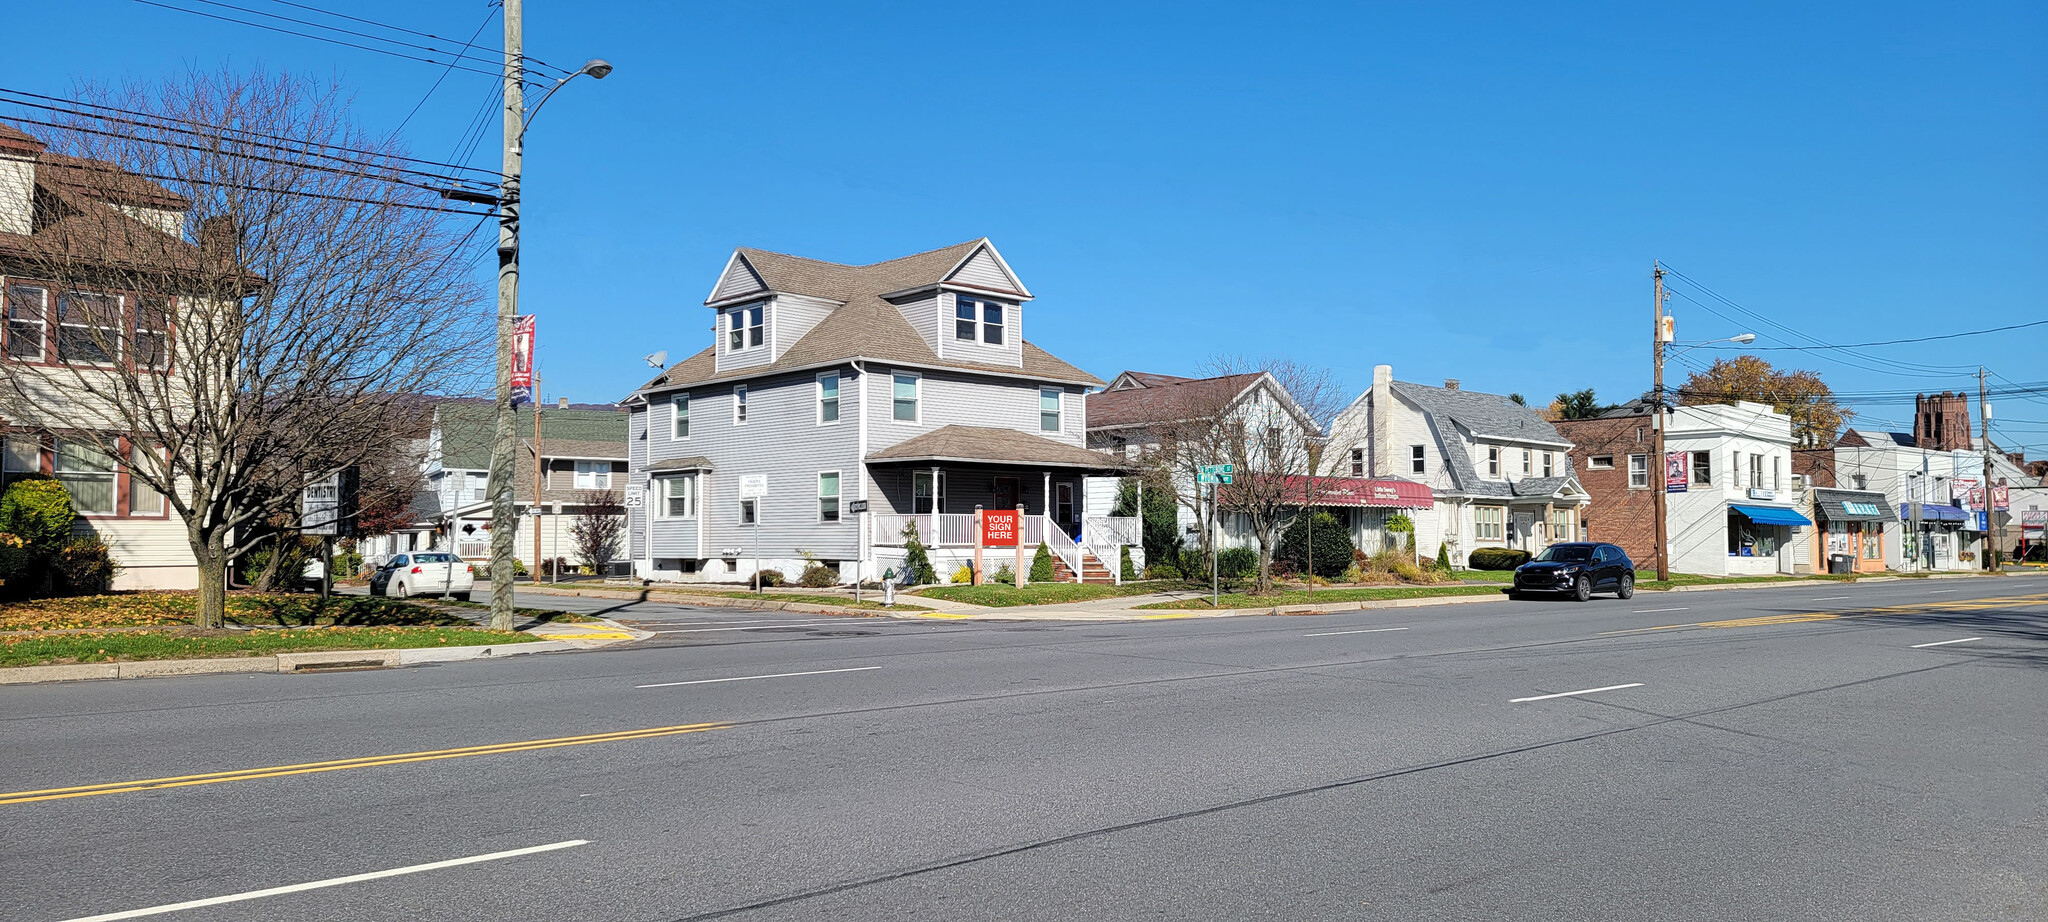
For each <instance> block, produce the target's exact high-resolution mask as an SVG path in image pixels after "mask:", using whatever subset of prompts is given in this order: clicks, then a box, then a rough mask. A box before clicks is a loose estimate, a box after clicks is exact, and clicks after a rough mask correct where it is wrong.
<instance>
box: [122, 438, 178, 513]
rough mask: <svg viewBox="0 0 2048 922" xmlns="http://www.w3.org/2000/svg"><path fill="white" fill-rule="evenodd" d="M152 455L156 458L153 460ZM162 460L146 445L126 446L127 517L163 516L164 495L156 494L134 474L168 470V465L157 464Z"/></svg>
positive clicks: (153, 489)
mask: <svg viewBox="0 0 2048 922" xmlns="http://www.w3.org/2000/svg"><path fill="white" fill-rule="evenodd" d="M153 454H154V455H156V457H155V458H152V457H151V455H153ZM162 458H163V455H161V454H158V453H156V452H154V451H152V450H151V449H150V448H149V446H147V445H143V444H140V443H130V444H129V446H128V514H129V515H163V514H164V495H163V494H162V493H159V492H157V491H156V488H154V487H151V486H150V485H149V484H146V483H143V482H142V480H141V479H140V478H138V477H136V476H135V473H136V472H137V471H148V472H151V473H155V472H157V471H160V470H168V469H169V467H168V465H164V464H161V463H159V462H160V461H161V459H162Z"/></svg>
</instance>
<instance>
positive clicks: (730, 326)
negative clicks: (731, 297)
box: [721, 301, 768, 355]
mask: <svg viewBox="0 0 2048 922" xmlns="http://www.w3.org/2000/svg"><path fill="white" fill-rule="evenodd" d="M756 310H758V311H760V312H761V323H760V325H759V326H758V327H757V326H755V325H754V324H750V323H747V314H748V313H749V312H751V311H756ZM724 313H725V317H726V322H725V329H724V330H722V331H721V332H722V333H723V334H724V335H725V351H726V354H728V355H736V354H738V353H741V352H752V351H753V350H755V349H766V348H768V302H766V301H762V302H761V303H759V304H743V305H741V306H739V307H732V308H727V309H726V310H725V311H724ZM735 329H737V330H738V331H739V333H740V344H739V345H738V346H737V347H735V346H734V345H733V344H732V334H733V331H734V330H735ZM756 329H759V330H760V331H761V341H760V342H759V343H752V342H748V340H751V339H753V331H754V330H756Z"/></svg>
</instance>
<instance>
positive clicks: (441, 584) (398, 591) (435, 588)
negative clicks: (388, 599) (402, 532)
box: [370, 551, 476, 602]
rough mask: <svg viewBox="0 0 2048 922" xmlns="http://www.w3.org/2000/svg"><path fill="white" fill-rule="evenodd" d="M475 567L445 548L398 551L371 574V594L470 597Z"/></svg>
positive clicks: (406, 596)
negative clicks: (410, 551) (398, 552)
mask: <svg viewBox="0 0 2048 922" xmlns="http://www.w3.org/2000/svg"><path fill="white" fill-rule="evenodd" d="M474 588H476V570H475V569H474V568H473V567H471V566H470V565H469V564H466V563H463V562H462V558H460V557H457V556H455V555H454V554H450V553H447V552H445V551H418V552H414V553H406V554H399V555H397V556H395V557H392V558H391V559H390V560H387V561H385V562H384V565H383V566H382V567H379V568H377V572H375V573H372V574H370V594H371V595H389V596H397V597H398V598H401V599H404V598H410V597H412V596H416V595H419V596H439V595H451V596H454V597H455V598H457V599H460V600H462V601H464V602H467V601H469V593H470V590H472V589H474Z"/></svg>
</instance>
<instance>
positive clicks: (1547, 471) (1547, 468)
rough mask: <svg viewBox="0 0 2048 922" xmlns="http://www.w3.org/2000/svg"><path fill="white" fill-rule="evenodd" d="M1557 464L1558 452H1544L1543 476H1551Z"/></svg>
mask: <svg viewBox="0 0 2048 922" xmlns="http://www.w3.org/2000/svg"><path fill="white" fill-rule="evenodd" d="M1556 464H1557V453H1556V452H1552V451H1546V452H1544V453H1543V476H1545V477H1549V476H1551V471H1552V470H1554V469H1555V465H1556Z"/></svg>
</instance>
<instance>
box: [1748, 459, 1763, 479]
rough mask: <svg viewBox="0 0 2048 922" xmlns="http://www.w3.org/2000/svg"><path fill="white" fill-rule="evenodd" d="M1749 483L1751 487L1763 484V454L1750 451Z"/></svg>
mask: <svg viewBox="0 0 2048 922" xmlns="http://www.w3.org/2000/svg"><path fill="white" fill-rule="evenodd" d="M1749 485H1750V486H1752V487H1761V486H1763V485H1764V456H1763V455H1759V454H1755V453H1752V454H1751V455H1750V456H1749Z"/></svg>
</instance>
